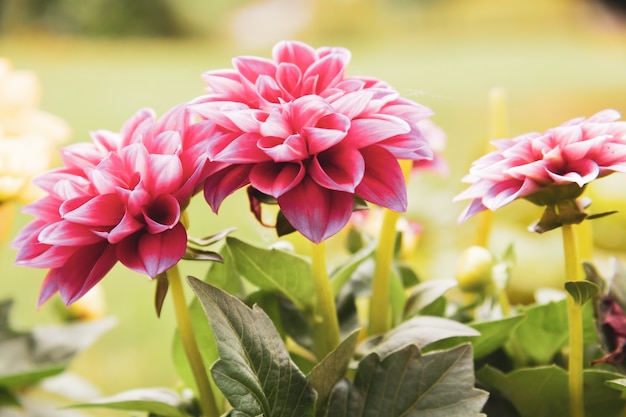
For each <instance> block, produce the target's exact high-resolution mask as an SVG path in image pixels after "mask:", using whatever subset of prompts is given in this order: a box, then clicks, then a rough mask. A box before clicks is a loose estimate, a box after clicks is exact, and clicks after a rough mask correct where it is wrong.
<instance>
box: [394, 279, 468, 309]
mask: <svg viewBox="0 0 626 417" xmlns="http://www.w3.org/2000/svg"><path fill="white" fill-rule="evenodd" d="M457 285H458V283H457V280H456V279H453V278H446V279H430V280H428V281H424V282H422V283H420V284H418V285H416V286H415V287H414V288H413V289H412V290H411V293H410V294H409V296H408V298H407V301H406V305H405V307H404V316H405V317H411V316H414V315H416V314H418V313H419V312H420V311H422V310H423V309H425V308H426V307H428V306H430V305H431V304H433V303H434V302H435V301H437V300H438V299H439V298H440V297H441V296H442V295H444V294H445V293H446V292H448V291H449V290H451V289H452V288H454V287H456V286H457Z"/></svg>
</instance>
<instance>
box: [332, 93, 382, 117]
mask: <svg viewBox="0 0 626 417" xmlns="http://www.w3.org/2000/svg"><path fill="white" fill-rule="evenodd" d="M371 99H372V92H371V91H367V90H365V91H355V92H353V93H347V94H344V95H342V96H341V97H338V98H336V99H335V100H333V101H331V102H330V104H331V105H332V106H333V108H334V109H335V111H336V112H337V113H341V114H343V115H345V116H346V117H347V118H348V119H350V120H352V119H355V118H357V117H358V116H360V115H361V113H363V111H364V110H365V109H366V108H367V105H368V103H369V102H370V100H371Z"/></svg>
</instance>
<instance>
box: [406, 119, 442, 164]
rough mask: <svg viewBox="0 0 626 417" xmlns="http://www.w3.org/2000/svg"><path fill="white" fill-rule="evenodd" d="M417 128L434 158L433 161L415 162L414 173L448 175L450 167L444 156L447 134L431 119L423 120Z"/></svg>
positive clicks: (421, 160)
mask: <svg viewBox="0 0 626 417" xmlns="http://www.w3.org/2000/svg"><path fill="white" fill-rule="evenodd" d="M417 126H418V128H419V129H420V131H421V132H422V134H423V135H424V137H425V138H426V140H427V141H428V145H429V146H430V148H431V149H432V150H433V157H432V159H419V160H416V161H414V162H413V172H433V173H435V174H438V175H444V176H445V175H448V174H449V173H450V167H449V166H448V161H446V159H445V158H444V156H443V154H442V151H443V150H444V149H445V147H446V140H447V136H446V132H445V131H444V130H443V129H442V128H441V127H439V126H438V125H436V124H435V123H434V122H433V121H432V120H430V119H424V120H422V121H421V122H419V123H418V125H417Z"/></svg>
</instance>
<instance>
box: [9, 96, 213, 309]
mask: <svg viewBox="0 0 626 417" xmlns="http://www.w3.org/2000/svg"><path fill="white" fill-rule="evenodd" d="M190 120H191V117H190V113H189V111H188V109H187V108H186V107H185V106H178V107H176V108H174V109H172V110H171V111H170V112H168V113H167V114H166V115H165V116H164V117H163V118H161V120H158V121H157V120H155V116H154V113H153V112H152V111H151V110H141V111H139V112H138V113H137V114H135V115H134V117H132V118H131V119H130V120H129V121H128V122H126V124H125V125H124V126H123V128H122V130H121V132H120V133H113V132H109V131H97V132H94V133H92V135H91V136H92V139H93V143H79V144H74V145H70V146H68V147H66V148H64V149H62V151H61V155H62V160H63V163H64V166H63V167H61V168H58V169H56V170H53V171H50V172H48V173H45V174H43V175H42V176H40V177H38V178H37V179H36V180H35V183H36V184H37V185H38V186H39V187H41V188H42V189H43V190H44V191H46V192H47V196H46V197H44V198H42V199H40V200H39V201H37V202H35V203H33V204H31V205H28V206H26V207H25V209H24V210H25V212H27V213H29V214H32V215H33V216H35V217H36V219H35V220H34V221H32V222H31V223H30V224H28V225H27V226H26V227H25V228H24V229H22V230H21V232H20V233H19V234H18V236H17V237H16V239H15V241H14V242H13V246H14V247H16V248H17V249H18V250H19V251H18V254H17V259H16V263H17V264H18V265H24V266H29V267H37V268H49V269H50V271H49V272H48V274H47V275H46V278H45V280H44V283H43V286H42V288H41V292H40V296H39V303H40V305H41V304H42V303H44V302H45V301H46V300H48V299H49V298H50V297H51V296H52V295H53V294H55V293H56V292H57V291H58V292H59V293H60V295H61V298H62V299H63V301H64V302H65V303H66V304H68V305H69V304H71V303H73V302H74V301H76V300H78V299H79V298H80V297H82V296H83V295H84V294H85V293H87V291H89V289H90V288H92V287H93V286H94V285H95V284H96V283H97V282H99V281H100V280H101V279H102V278H103V277H104V276H105V274H106V273H107V272H108V271H109V270H110V269H111V268H112V267H113V266H114V265H115V263H116V262H117V261H121V262H122V263H123V264H124V265H125V266H127V267H128V268H130V269H132V270H134V271H137V272H140V273H144V274H147V275H149V276H150V277H155V276H156V275H158V274H159V273H161V272H164V271H165V270H167V269H168V268H170V267H172V266H173V265H175V264H176V263H177V262H178V261H179V260H180V259H181V258H182V256H183V254H184V253H185V248H186V246H187V233H186V230H185V227H184V226H183V224H181V212H182V211H183V210H184V209H185V208H186V207H187V205H188V204H189V201H190V198H191V196H192V195H193V194H194V193H195V192H197V191H199V190H200V189H201V181H202V179H203V177H202V173H203V170H204V167H205V165H206V145H205V144H204V143H203V141H202V140H203V139H204V138H206V136H208V134H209V133H210V132H209V131H210V130H211V129H212V128H211V125H210V124H209V123H206V122H201V123H196V124H191V121H190Z"/></svg>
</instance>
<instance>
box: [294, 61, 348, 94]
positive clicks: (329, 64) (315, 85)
mask: <svg viewBox="0 0 626 417" xmlns="http://www.w3.org/2000/svg"><path fill="white" fill-rule="evenodd" d="M349 61H350V54H349V53H339V54H329V55H327V56H325V57H323V58H322V59H319V60H317V61H316V62H314V63H313V64H312V65H311V66H309V67H308V68H307V69H306V71H305V72H304V76H303V80H304V82H303V86H302V93H303V94H320V93H321V92H323V91H324V90H326V89H328V88H330V87H332V86H334V85H335V84H337V83H338V82H339V81H341V80H342V79H343V78H344V75H345V72H346V67H347V66H348V62H349Z"/></svg>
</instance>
